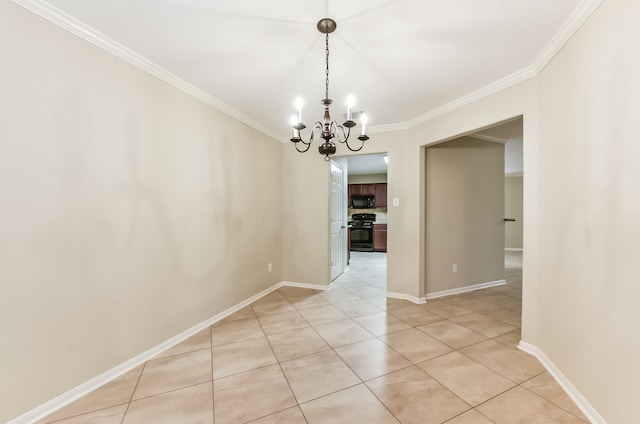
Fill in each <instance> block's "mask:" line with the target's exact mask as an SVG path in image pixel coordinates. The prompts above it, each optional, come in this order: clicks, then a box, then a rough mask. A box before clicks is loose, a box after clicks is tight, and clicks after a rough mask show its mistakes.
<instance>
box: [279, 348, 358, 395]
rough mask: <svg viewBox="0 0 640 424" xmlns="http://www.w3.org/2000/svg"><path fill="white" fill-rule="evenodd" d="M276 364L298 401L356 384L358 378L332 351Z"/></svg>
mask: <svg viewBox="0 0 640 424" xmlns="http://www.w3.org/2000/svg"><path fill="white" fill-rule="evenodd" d="M280 366H281V367H282V371H284V375H285V376H286V378H287V381H288V382H289V385H290V386H291V390H293V393H294V395H295V397H296V399H297V400H298V403H303V402H307V401H310V400H312V399H316V398H319V397H321V396H325V395H328V394H330V393H333V392H336V391H338V390H342V389H345V388H347V387H350V386H354V385H356V384H359V383H360V379H359V378H358V377H357V376H356V375H355V374H354V373H353V371H351V370H350V369H349V367H348V366H347V365H346V364H345V363H344V362H343V361H342V359H340V357H339V356H338V355H336V354H335V352H333V351H326V352H320V353H315V354H312V355H308V356H303V357H301V358H297V359H292V360H290V361H285V362H282V363H281V364H280Z"/></svg>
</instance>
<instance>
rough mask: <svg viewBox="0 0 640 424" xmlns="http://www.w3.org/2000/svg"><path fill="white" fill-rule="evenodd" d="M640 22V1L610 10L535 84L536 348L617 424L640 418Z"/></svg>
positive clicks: (611, 1)
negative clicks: (537, 153)
mask: <svg viewBox="0 0 640 424" xmlns="http://www.w3.org/2000/svg"><path fill="white" fill-rule="evenodd" d="M638 16H640V2H637V1H624V0H607V1H604V2H603V3H602V5H601V6H600V8H599V9H598V10H597V11H596V12H595V13H594V14H593V15H592V17H591V18H590V19H589V20H588V21H587V22H586V23H585V25H584V26H583V27H582V28H581V29H580V30H579V31H578V33H577V34H576V35H575V36H574V37H573V38H572V39H571V40H570V41H569V43H568V44H567V45H566V46H565V47H564V48H563V49H562V50H561V51H560V52H559V54H558V55H557V56H556V57H555V59H554V60H553V62H551V64H550V65H549V66H548V67H547V68H546V69H545V70H544V72H542V73H541V75H540V77H539V93H540V160H541V163H544V166H541V167H540V169H539V173H538V178H539V182H540V187H539V190H540V199H539V201H540V205H539V213H540V220H541V222H544V227H542V229H543V231H541V234H540V245H541V247H544V254H543V255H540V262H539V268H540V270H541V272H540V278H539V279H538V280H537V281H536V290H535V292H534V293H530V296H529V300H530V301H529V304H528V308H530V309H534V310H537V311H542V310H544V313H539V314H538V315H537V317H536V319H535V320H531V322H530V323H529V324H530V325H529V326H528V333H527V335H528V340H530V341H531V343H533V344H535V345H537V346H538V347H539V348H541V349H542V350H543V351H544V352H545V353H546V354H547V355H548V356H549V357H550V358H551V359H552V360H553V361H554V363H555V364H556V365H557V366H558V367H560V369H562V371H563V373H564V374H565V375H566V376H567V377H568V378H569V379H570V380H571V381H572V382H573V383H574V384H575V385H576V386H577V387H578V388H579V389H580V391H581V393H582V394H583V395H584V396H585V397H586V398H587V399H589V401H590V402H591V403H592V405H593V406H594V407H595V408H596V409H597V410H598V411H599V412H600V414H601V415H602V416H603V417H604V418H605V419H606V420H607V422H608V423H609V424H626V423H631V422H637V421H638V419H639V418H638V417H640V404H639V403H638V399H640V388H639V386H638V384H637V381H638V379H640V361H639V360H638V358H640V308H639V307H638V305H640V278H639V273H638V269H639V268H638V264H639V263H640V261H639V258H640V243H639V240H640V220H639V218H640V195H639V193H640V166H639V159H640V143H638V138H639V137H638V122H639V117H640V77H639V76H640V49H639V48H638V41H639V40H640V25H638ZM525 175H526V176H527V177H526V179H525V185H526V184H527V180H528V179H529V173H527V172H526V171H525ZM525 196H526V193H525ZM525 201H527V199H526V197H525ZM526 225H527V221H525V226H526ZM525 228H526V227H525ZM525 237H526V235H525ZM525 254H526V246H525Z"/></svg>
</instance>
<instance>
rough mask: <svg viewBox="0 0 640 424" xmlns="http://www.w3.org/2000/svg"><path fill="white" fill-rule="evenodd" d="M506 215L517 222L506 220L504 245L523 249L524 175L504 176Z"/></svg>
mask: <svg viewBox="0 0 640 424" xmlns="http://www.w3.org/2000/svg"><path fill="white" fill-rule="evenodd" d="M504 217H505V218H513V219H515V222H512V221H510V222H505V228H504V247H505V248H507V249H522V228H523V227H522V177H521V176H519V177H517V176H506V177H505V178H504Z"/></svg>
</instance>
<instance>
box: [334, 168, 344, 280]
mask: <svg viewBox="0 0 640 424" xmlns="http://www.w3.org/2000/svg"><path fill="white" fill-rule="evenodd" d="M343 179H344V171H343V169H342V167H341V166H340V165H339V164H338V163H336V162H335V161H331V194H330V203H331V205H330V208H331V217H330V218H331V281H333V280H335V279H336V278H337V277H338V276H339V275H340V274H342V271H343V270H344V258H345V256H346V255H345V253H346V249H347V230H346V225H345V221H344V211H345V204H344V193H343V186H344V181H343Z"/></svg>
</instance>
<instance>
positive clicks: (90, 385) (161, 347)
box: [7, 281, 328, 424]
mask: <svg viewBox="0 0 640 424" xmlns="http://www.w3.org/2000/svg"><path fill="white" fill-rule="evenodd" d="M283 286H291V287H302V288H310V289H314V290H327V288H328V286H323V285H319V284H304V283H294V282H291V281H282V282H280V283H278V284H275V285H273V286H271V287H269V288H268V289H266V290H263V291H261V292H260V293H258V294H256V295H254V296H251V297H250V298H248V299H245V300H243V301H242V302H240V303H238V304H236V305H234V306H232V307H230V308H227V309H225V310H224V311H222V312H220V313H218V314H216V315H214V316H212V317H211V318H209V319H207V320H205V321H203V322H201V323H199V324H196V325H194V326H193V327H191V328H189V329H188V330H185V331H183V332H182V333H180V334H178V335H176V336H174V337H171V338H170V339H168V340H165V341H164V342H162V343H160V344H158V345H156V346H154V347H152V348H151V349H149V350H147V351H145V352H143V353H141V354H139V355H137V356H135V357H133V358H131V359H129V360H128V361H126V362H123V363H122V364H120V365H118V366H116V367H114V368H112V369H110V370H108V371H105V372H103V373H102V374H100V375H98V376H96V377H94V378H92V379H91V380H89V381H86V382H84V383H82V384H80V385H79V386H77V387H74V388H73V389H71V390H69V391H68V392H65V393H63V394H61V395H60V396H57V397H55V398H53V399H51V400H50V401H48V402H46V403H43V404H42V405H40V406H38V407H36V408H34V409H32V410H31V411H29V412H27V413H25V414H23V415H20V416H19V417H17V418H14V419H12V420H11V421H9V422H8V423H7V424H28V423H33V422H35V421H37V420H39V419H42V418H44V417H46V416H47V415H50V414H52V413H53V412H55V411H57V410H58V409H61V408H63V407H64V406H67V405H68V404H70V403H71V402H73V401H75V400H77V399H79V398H81V397H82V396H85V395H86V394H88V393H90V392H92V391H94V390H95V389H97V388H99V387H100V386H103V385H104V384H106V383H108V382H110V381H112V380H114V379H116V378H118V377H120V376H121V375H122V374H124V373H126V372H127V371H130V370H132V369H133V368H135V367H137V366H138V365H142V364H143V363H145V362H146V361H148V360H150V359H152V358H153V357H154V356H156V355H158V354H159V353H161V352H164V351H165V350H167V349H169V348H171V347H173V346H175V345H176V344H178V343H180V342H182V341H184V340H186V339H188V338H189V337H191V336H193V335H194V334H196V333H199V332H200V331H202V330H204V329H205V328H207V327H209V326H211V325H213V324H215V323H216V322H218V321H220V320H222V319H224V318H226V317H228V316H229V315H231V314H233V313H234V312H237V311H239V310H240V309H242V308H244V307H245V306H247V305H249V304H251V303H253V302H255V301H256V300H258V299H260V298H261V297H263V296H266V295H267V294H269V293H271V292H272V291H274V290H277V289H279V288H280V287H283Z"/></svg>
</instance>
